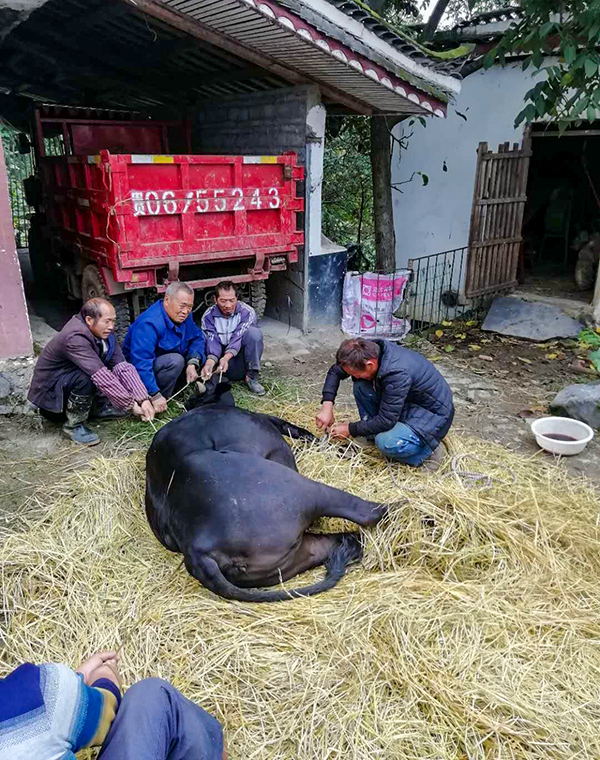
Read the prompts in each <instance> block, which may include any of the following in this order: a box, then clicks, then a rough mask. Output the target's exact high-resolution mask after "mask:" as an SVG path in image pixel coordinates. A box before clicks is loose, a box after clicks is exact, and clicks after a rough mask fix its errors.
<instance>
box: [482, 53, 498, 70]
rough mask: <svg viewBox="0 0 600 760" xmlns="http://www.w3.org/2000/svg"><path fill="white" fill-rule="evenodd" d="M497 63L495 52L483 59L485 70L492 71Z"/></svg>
mask: <svg viewBox="0 0 600 760" xmlns="http://www.w3.org/2000/svg"><path fill="white" fill-rule="evenodd" d="M495 61H496V54H495V52H494V51H493V50H490V52H489V53H488V54H487V55H486V56H485V58H484V59H483V68H484V69H490V68H491V67H492V66H493V65H494V63H495Z"/></svg>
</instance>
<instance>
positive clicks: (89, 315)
mask: <svg viewBox="0 0 600 760" xmlns="http://www.w3.org/2000/svg"><path fill="white" fill-rule="evenodd" d="M115 316H116V315H115V310H114V307H113V305H112V304H111V303H110V301H107V300H106V299H104V298H91V299H90V300H89V301H87V302H86V303H85V304H84V305H83V307H82V309H81V311H80V312H79V314H76V315H75V316H74V317H71V319H70V320H69V321H68V322H67V324H66V325H65V326H64V327H63V329H62V330H61V331H60V332H59V333H58V335H56V336H55V337H54V338H52V340H51V341H50V342H49V343H48V344H47V345H46V346H45V348H44V350H43V351H42V353H41V354H40V357H39V359H38V360H37V363H36V365H35V370H34V372H33V378H32V380H31V386H30V388H29V395H28V398H29V400H30V401H31V402H32V403H33V404H35V405H36V406H37V407H38V408H39V410H40V413H41V414H42V415H43V416H44V417H46V418H47V419H49V420H52V421H53V422H63V423H64V424H63V428H62V429H63V433H64V434H65V435H66V436H67V437H68V438H70V439H71V440H72V441H74V442H75V443H80V444H84V445H87V446H94V445H95V444H97V443H99V442H100V439H99V437H98V436H97V435H96V433H94V432H93V431H92V430H90V429H89V428H87V427H86V426H85V422H87V420H88V417H90V416H92V417H95V418H96V419H100V420H102V419H104V420H106V419H114V418H116V417H123V416H124V415H126V414H128V413H129V412H130V411H131V412H133V414H136V415H138V416H139V417H142V418H143V419H145V420H152V419H153V418H154V409H153V407H152V404H151V403H150V401H149V399H148V392H147V391H146V388H145V387H144V384H143V383H142V381H141V379H140V376H139V375H138V373H137V372H136V370H135V367H132V366H131V364H128V363H127V362H126V361H125V358H124V356H123V353H122V352H121V349H120V347H119V344H118V343H117V339H116V338H115V336H114V329H115Z"/></svg>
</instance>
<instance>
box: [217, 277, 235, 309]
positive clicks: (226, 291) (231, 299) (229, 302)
mask: <svg viewBox="0 0 600 760" xmlns="http://www.w3.org/2000/svg"><path fill="white" fill-rule="evenodd" d="M215 296H216V302H217V306H218V307H219V311H220V312H221V314H223V315H224V316H226V317H230V316H231V315H232V314H233V312H234V311H235V307H236V306H237V302H238V299H237V293H236V290H235V285H234V284H233V283H232V282H231V280H222V281H221V282H220V283H219V284H218V285H217V287H216V288H215Z"/></svg>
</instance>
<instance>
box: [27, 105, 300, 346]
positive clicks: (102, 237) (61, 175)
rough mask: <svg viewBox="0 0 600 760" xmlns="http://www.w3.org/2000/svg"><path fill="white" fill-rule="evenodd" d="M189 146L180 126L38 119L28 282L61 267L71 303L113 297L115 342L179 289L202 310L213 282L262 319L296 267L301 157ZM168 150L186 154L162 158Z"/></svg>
mask: <svg viewBox="0 0 600 760" xmlns="http://www.w3.org/2000/svg"><path fill="white" fill-rule="evenodd" d="M125 115H127V114H125ZM188 135H189V130H188V129H187V127H186V125H185V124H183V123H177V122H155V121H140V120H137V121H136V120H134V119H131V118H130V119H125V118H123V114H115V113H114V112H111V113H108V112H104V111H95V110H90V109H73V108H66V107H65V108H63V107H57V106H43V107H39V108H38V109H36V117H35V145H34V148H35V154H36V167H37V174H36V177H35V179H34V180H33V181H31V182H29V184H28V185H27V192H28V196H29V198H30V203H32V205H34V206H35V208H36V215H35V217H34V219H33V220H32V229H31V235H30V256H31V262H32V268H33V271H34V276H35V277H36V280H39V279H42V278H44V277H46V276H47V275H48V273H49V267H50V269H54V271H56V269H57V268H58V267H59V268H60V270H61V271H62V272H63V273H64V274H65V275H66V279H67V283H68V291H69V293H70V294H71V295H72V296H74V297H76V298H82V299H83V300H87V299H88V298H92V297H94V296H97V295H103V296H108V297H110V298H111V299H112V300H113V303H114V304H115V308H116V309H117V315H118V318H117V321H118V332H119V334H120V335H121V336H122V335H124V332H125V330H126V329H127V326H128V324H129V323H130V321H131V320H132V319H133V318H135V317H136V316H137V315H138V314H139V312H140V311H141V310H143V309H144V308H145V307H146V306H148V305H149V304H150V303H151V302H152V301H153V300H155V298H157V297H158V294H159V293H161V292H164V290H165V288H166V287H167V285H168V284H169V282H171V281H173V280H178V279H179V280H183V281H185V282H187V283H188V284H189V285H191V286H192V287H193V288H194V289H196V291H197V303H198V305H201V304H202V303H203V302H204V303H209V302H210V301H211V298H212V297H213V291H212V289H213V288H214V286H215V285H216V283H217V282H218V281H219V280H221V279H229V280H233V281H234V282H236V283H239V286H240V289H241V290H242V294H243V297H244V298H245V299H246V300H248V301H249V302H250V303H251V304H252V305H253V306H254V307H255V308H256V309H257V312H258V313H259V316H260V315H262V312H264V308H265V303H266V288H265V281H266V280H267V278H268V277H269V275H270V274H271V273H272V272H277V271H283V270H285V269H286V268H288V267H289V266H290V264H292V263H293V262H295V261H297V260H298V247H299V246H301V245H302V244H303V241H304V235H303V214H302V212H303V210H304V200H303V195H302V193H303V187H302V180H303V178H304V170H303V168H302V167H300V166H298V163H297V158H296V155H295V154H293V153H289V154H284V155H278V156H229V155H221V156H212V155H210V156H204V155H203V156H199V155H190V153H189V136H188ZM170 140H172V141H174V142H175V143H176V144H177V145H178V146H182V145H183V146H184V150H183V151H182V152H181V153H172V154H171V153H169V141H170ZM186 148H187V150H186ZM180 149H181V148H180Z"/></svg>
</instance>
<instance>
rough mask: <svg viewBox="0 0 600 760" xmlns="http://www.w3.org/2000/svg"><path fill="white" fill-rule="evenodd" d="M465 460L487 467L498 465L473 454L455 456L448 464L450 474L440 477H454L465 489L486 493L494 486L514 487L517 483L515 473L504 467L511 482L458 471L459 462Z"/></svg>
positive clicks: (479, 473) (481, 474) (483, 473)
mask: <svg viewBox="0 0 600 760" xmlns="http://www.w3.org/2000/svg"><path fill="white" fill-rule="evenodd" d="M465 459H473V460H474V461H475V462H479V463H480V464H482V465H485V466H487V467H497V466H498V465H495V464H494V463H493V462H488V461H486V460H485V459H480V458H479V457H477V456H475V454H457V455H456V456H454V457H453V458H452V462H451V464H450V472H447V473H445V474H444V475H442V479H443V478H451V477H453V476H456V478H457V479H458V480H459V481H461V482H462V484H463V486H464V487H465V488H466V489H470V488H479V490H481V491H488V490H489V489H490V488H492V486H493V485H494V484H496V485H502V486H514V485H515V483H516V482H517V476H516V475H515V473H514V472H513V471H512V470H510V469H509V468H508V467H504V470H505V471H506V473H507V475H510V476H511V477H512V480H501V479H500V478H492V476H491V475H488V474H487V473H485V472H469V471H465V470H459V469H458V466H459V464H460V463H461V462H463V461H464V460H465Z"/></svg>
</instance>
